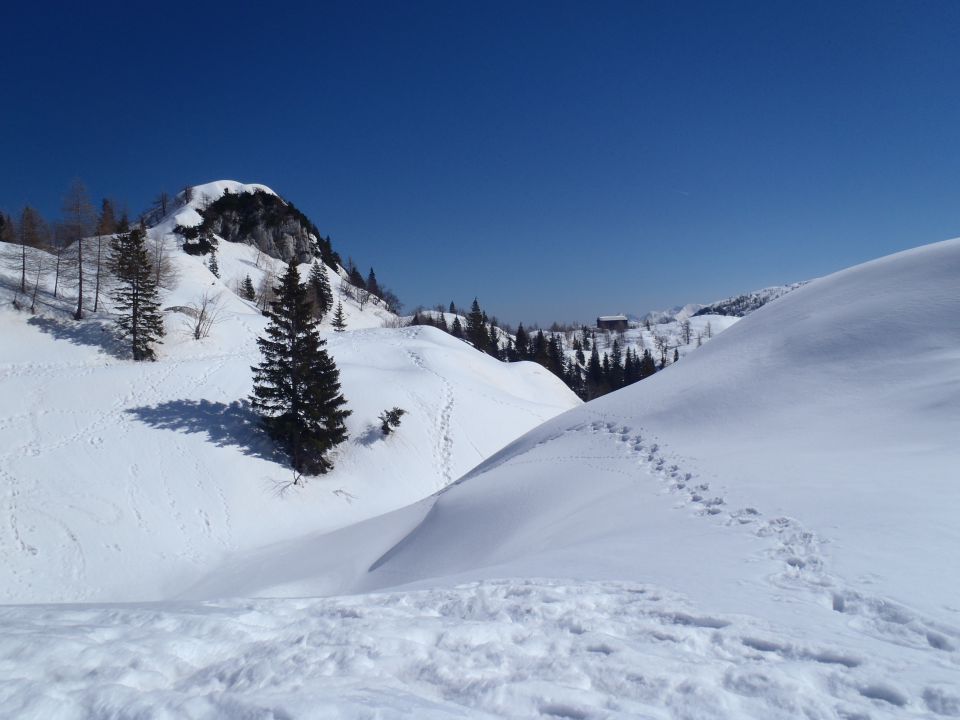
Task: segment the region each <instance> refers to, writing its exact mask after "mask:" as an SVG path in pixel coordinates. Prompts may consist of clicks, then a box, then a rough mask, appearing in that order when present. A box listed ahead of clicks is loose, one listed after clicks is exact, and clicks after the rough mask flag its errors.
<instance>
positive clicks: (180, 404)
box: [0, 242, 580, 714]
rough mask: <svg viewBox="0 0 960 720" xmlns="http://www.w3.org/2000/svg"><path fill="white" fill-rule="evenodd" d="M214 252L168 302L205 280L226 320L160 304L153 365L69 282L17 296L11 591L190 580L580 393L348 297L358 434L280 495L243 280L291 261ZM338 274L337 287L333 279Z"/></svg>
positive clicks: (516, 428)
mask: <svg viewBox="0 0 960 720" xmlns="http://www.w3.org/2000/svg"><path fill="white" fill-rule="evenodd" d="M0 249H2V248H0ZM7 250H9V248H7ZM218 255H219V264H220V269H221V275H222V280H218V279H217V278H215V277H214V276H213V275H212V274H211V273H210V272H209V271H208V270H207V268H206V267H205V265H204V261H203V259H202V258H199V257H192V256H188V255H185V254H183V253H180V252H177V251H173V252H172V254H171V256H170V257H171V258H172V260H173V261H174V263H175V266H176V271H177V274H178V275H179V280H178V283H177V285H176V287H175V289H173V290H171V291H167V292H164V294H163V303H162V306H163V307H165V308H169V307H177V306H187V305H189V304H190V303H192V302H195V301H196V300H197V299H198V298H199V296H200V295H201V294H202V293H203V292H204V291H207V292H209V293H211V294H212V295H213V296H215V297H217V298H219V303H220V313H221V322H219V323H218V324H216V325H215V326H214V328H213V332H212V334H211V336H210V337H209V338H206V339H204V340H202V341H196V340H194V339H193V338H192V337H190V335H189V332H188V329H187V328H186V327H185V326H184V322H185V319H186V316H185V315H183V314H181V313H176V312H167V313H165V315H166V325H167V331H168V334H167V337H166V338H165V340H164V342H163V344H162V345H159V346H158V357H159V360H158V362H156V363H144V364H137V363H133V362H131V361H129V360H127V359H125V358H124V357H122V356H118V351H119V346H118V345H117V343H116V341H115V339H114V337H113V334H112V325H111V322H110V318H109V316H108V314H107V313H106V312H101V313H100V314H99V315H96V316H95V315H93V314H92V313H91V317H90V318H89V319H88V320H85V321H83V322H80V323H77V322H75V321H74V320H72V319H71V318H70V317H69V308H70V307H71V306H73V305H74V304H75V299H73V298H66V299H62V300H60V301H57V300H53V299H52V298H49V297H48V296H45V295H44V297H45V299H46V300H45V301H46V305H45V307H44V311H43V313H42V314H40V315H37V316H35V317H31V316H30V315H29V314H27V313H17V312H15V311H13V310H11V309H8V308H9V306H10V303H9V302H8V301H7V300H4V302H3V309H2V310H0V337H3V338H4V340H3V344H2V346H0V398H2V407H3V409H4V411H3V413H2V418H0V482H2V484H3V494H2V506H0V507H2V514H3V517H4V522H3V531H2V532H3V537H4V540H3V543H2V545H0V559H2V562H0V602H8V603H9V602H20V603H23V602H68V601H69V602H77V601H113V602H115V601H130V600H159V599H164V598H170V597H173V596H177V595H179V594H181V593H183V592H185V591H186V589H187V588H189V587H191V586H192V585H194V584H195V583H196V582H197V581H199V580H200V579H201V578H203V577H205V576H206V575H208V574H209V573H211V572H212V571H213V570H214V569H216V568H218V567H220V566H221V565H222V564H223V563H224V562H225V561H227V559H228V558H230V557H231V556H232V555H233V554H234V553H238V552H242V551H250V550H252V549H254V548H258V547H260V546H263V545H269V544H271V543H278V542H283V541H290V540H292V539H294V538H297V537H301V536H304V535H311V534H314V533H317V532H320V531H325V530H331V529H333V528H337V527H341V526H343V525H347V524H350V523H355V522H357V521H359V520H362V519H365V518H368V517H371V516H373V515H378V514H382V513H384V512H387V511H389V510H393V509H395V508H397V507H401V506H404V505H407V504H409V503H411V502H414V501H416V500H419V499H420V498H422V497H424V496H427V495H429V494H430V493H432V492H434V491H435V490H437V489H439V488H441V487H443V486H445V485H446V484H448V483H449V482H450V481H452V480H454V479H456V478H457V477H459V476H460V475H462V474H463V473H464V472H466V471H467V470H469V469H470V468H471V467H473V466H474V465H476V464H477V463H478V462H480V461H481V460H483V459H485V458H486V457H488V456H489V455H491V454H492V453H494V452H495V451H497V450H499V449H500V448H501V447H503V445H505V444H506V443H507V442H509V441H510V440H513V439H514V438H516V437H518V436H519V435H521V434H523V433H524V432H526V431H527V430H529V429H530V428H532V427H534V426H536V425H537V424H539V423H540V422H542V421H543V420H544V419H547V418H548V417H551V416H553V415H556V414H557V413H559V412H561V411H563V410H566V409H568V408H570V407H573V406H575V405H578V404H579V402H580V401H579V400H578V399H577V398H576V397H575V396H574V395H573V394H572V393H571V392H570V391H569V390H568V389H567V388H566V387H564V386H563V384H562V383H561V382H560V381H559V380H557V379H556V378H554V377H553V376H552V375H550V373H548V372H547V371H546V370H544V369H543V368H540V367H539V366H536V365H533V364H531V363H521V364H515V365H505V364H502V363H499V362H497V361H495V360H493V359H492V358H489V357H486V356H484V355H482V354H480V353H477V352H476V351H474V350H472V349H471V348H469V347H468V346H467V345H465V344H464V343H462V342H460V341H458V340H455V339H454V338H452V337H450V336H448V335H446V334H444V333H442V332H440V331H437V330H434V329H433V328H410V329H405V328H388V327H383V325H384V324H385V323H386V324H389V321H390V320H391V319H395V316H393V315H391V314H390V313H389V312H388V311H386V310H385V309H383V308H380V307H375V306H373V305H371V304H368V305H367V306H366V307H365V309H364V310H363V311H361V310H360V309H359V307H358V306H357V305H356V303H354V302H353V301H352V300H350V299H349V298H346V297H345V298H344V313H345V315H346V318H347V324H348V331H347V332H344V333H334V332H332V331H331V330H330V328H329V318H328V319H327V320H326V321H325V322H324V325H323V330H324V335H325V336H326V337H327V339H328V342H329V349H330V351H331V353H332V354H333V356H334V357H335V359H336V361H337V363H338V366H339V368H340V370H341V381H342V385H343V392H344V395H345V397H346V398H347V400H348V403H349V408H350V409H352V411H353V414H352V415H351V416H350V417H349V419H348V422H347V426H348V430H349V433H350V440H349V441H348V443H347V444H346V445H345V446H341V448H340V449H339V450H338V452H337V457H336V468H335V470H334V471H333V472H332V473H330V474H328V475H325V476H322V477H318V478H315V479H310V480H309V481H308V483H307V485H306V487H304V488H302V489H301V488H290V489H287V490H286V491H285V492H283V493H282V494H281V491H282V490H283V489H284V486H285V485H287V484H289V482H290V481H291V480H292V474H291V472H290V470H289V469H288V468H287V467H286V464H285V463H284V462H283V459H282V458H279V457H277V456H276V455H275V453H274V452H273V450H272V446H271V445H270V443H268V442H265V440H264V438H263V437H262V435H261V434H260V433H258V432H257V431H256V426H255V421H254V419H253V417H252V416H251V413H250V411H249V408H248V406H247V405H246V403H245V399H246V398H247V397H248V396H249V394H250V389H251V371H250V367H251V365H254V364H256V363H257V362H258V361H259V351H258V349H257V346H256V343H255V339H256V337H257V336H258V335H260V334H262V332H263V329H264V327H265V325H266V318H264V317H263V316H262V315H261V313H260V312H259V310H258V309H257V308H255V307H254V306H253V304H252V303H248V302H246V301H244V300H241V299H240V298H239V297H237V296H236V295H235V294H234V293H233V292H231V288H233V287H235V285H236V281H237V280H238V279H242V277H243V276H244V275H245V274H247V273H250V274H251V276H253V277H254V278H255V279H256V281H259V278H260V277H261V276H262V275H264V274H266V273H267V272H269V271H274V272H276V273H279V272H280V270H281V264H280V263H278V262H277V261H275V260H273V259H272V258H267V257H266V256H262V257H261V258H260V265H259V266H258V265H257V263H256V262H255V261H256V251H255V250H254V249H253V248H251V247H249V246H246V245H240V244H233V243H225V242H224V243H221V247H220V252H219V253H218ZM300 269H301V276H302V277H304V276H305V275H306V272H307V270H308V269H309V267H308V266H306V265H304V266H302V267H301V268H300ZM328 275H329V277H330V279H331V283H332V284H333V288H334V294H335V296H336V295H337V294H338V288H339V286H340V282H341V281H340V278H339V276H338V275H337V274H336V273H334V272H333V271H332V270H329V269H328ZM9 281H10V279H9V278H8V279H7V282H8V283H9ZM7 287H9V284H8V285H7ZM7 287H0V293H2V294H3V295H4V296H5V297H7V296H8V289H7ZM393 406H399V407H402V408H403V409H405V410H407V414H406V415H404V417H403V421H402V424H401V426H400V428H399V429H398V430H397V432H396V433H395V434H393V435H392V436H390V437H389V438H386V439H384V438H382V436H381V435H380V433H379V430H378V429H377V426H378V425H379V422H378V420H377V416H378V415H379V414H380V413H381V412H382V411H383V410H385V409H388V408H390V407H393ZM492 418H496V422H491V419H492ZM0 714H2V713H0Z"/></svg>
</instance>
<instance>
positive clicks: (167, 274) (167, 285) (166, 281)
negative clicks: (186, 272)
mask: <svg viewBox="0 0 960 720" xmlns="http://www.w3.org/2000/svg"><path fill="white" fill-rule="evenodd" d="M148 251H149V253H150V262H151V263H152V265H153V273H154V282H155V283H156V285H157V287H160V288H163V289H164V290H172V289H173V288H174V287H175V286H176V284H177V281H178V280H179V277H178V275H177V268H176V266H175V265H174V264H173V261H172V259H171V258H170V243H169V238H167V236H166V235H164V234H163V233H162V232H160V231H159V230H151V231H150V241H149V244H148Z"/></svg>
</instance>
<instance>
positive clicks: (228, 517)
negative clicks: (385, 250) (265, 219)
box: [0, 240, 960, 719]
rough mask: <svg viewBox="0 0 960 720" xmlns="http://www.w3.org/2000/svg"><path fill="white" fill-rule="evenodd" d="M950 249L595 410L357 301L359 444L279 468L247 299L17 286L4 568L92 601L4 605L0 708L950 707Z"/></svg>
mask: <svg viewBox="0 0 960 720" xmlns="http://www.w3.org/2000/svg"><path fill="white" fill-rule="evenodd" d="M234 250H236V254H235V255H234V254H232V253H233V251H234ZM249 252H251V251H250V250H249V248H239V247H234V248H231V249H230V250H229V251H227V250H225V251H224V252H223V253H222V257H221V269H222V270H223V271H224V277H225V279H227V282H228V283H229V282H231V280H230V278H232V277H234V276H235V275H237V274H239V273H240V272H245V271H246V268H248V267H252V266H253V265H254V262H253V258H252V257H251V256H250V255H249V254H246V255H244V254H243V253H249ZM178 262H179V264H180V265H181V272H182V278H181V284H180V288H182V291H181V292H183V293H184V294H183V295H181V296H179V297H178V298H177V300H178V302H185V301H186V299H188V296H189V295H190V294H192V293H196V291H197V289H198V288H199V287H200V286H201V285H202V284H203V283H210V284H211V285H210V286H211V287H213V288H215V289H218V288H220V287H221V285H220V284H218V283H219V281H216V280H215V279H212V277H211V276H209V273H207V274H206V275H204V274H203V273H206V270H205V269H204V268H203V266H202V264H201V261H200V260H199V259H197V258H181V259H180V260H179V261H178ZM958 277H960V240H953V241H947V242H944V243H938V244H935V245H930V246H925V247H921V248H917V249H915V250H912V251H909V252H906V253H900V254H897V255H893V256H890V257H887V258H882V259H880V260H877V261H874V262H871V263H866V264H864V265H860V266H857V267H854V268H850V269H849V270H845V271H842V272H840V273H836V274H834V275H831V276H829V277H826V278H822V279H819V280H816V281H813V282H810V283H809V284H806V285H804V286H803V287H801V288H799V289H796V290H794V291H792V292H790V293H789V294H787V295H785V296H783V297H780V298H778V299H777V300H775V301H774V302H771V303H770V304H768V305H766V306H764V307H762V308H761V309H759V310H757V311H756V312H754V313H751V314H750V315H749V316H747V317H746V318H743V319H741V320H739V321H736V322H735V323H734V322H733V321H732V320H731V324H732V326H731V327H729V329H727V330H726V331H724V332H723V333H722V334H720V335H718V336H717V337H715V338H714V339H713V340H711V341H710V342H709V343H705V344H704V346H703V347H702V348H699V349H698V350H697V351H696V352H691V353H689V355H687V356H686V357H684V358H683V360H682V361H681V362H679V363H676V364H675V365H671V366H670V367H668V368H667V369H666V370H665V371H663V372H660V373H657V374H656V375H655V376H653V377H652V378H649V379H647V380H644V381H643V382H640V383H638V384H635V385H632V386H630V387H628V388H625V389H623V390H621V391H618V392H616V393H612V394H610V395H607V396H605V397H602V398H600V399H598V400H596V401H593V402H591V403H588V404H586V405H577V403H576V401H574V400H572V399H571V398H570V397H569V395H568V394H565V393H566V391H565V389H563V388H562V387H561V388H558V385H559V381H557V380H556V379H555V378H552V377H551V376H549V375H548V374H547V373H546V371H544V370H542V369H540V368H537V367H536V366H531V365H529V364H526V363H520V364H516V365H504V364H501V363H497V362H496V361H494V360H492V359H491V358H488V357H486V356H484V355H482V354H481V353H477V352H475V351H473V350H471V349H470V348H468V347H466V346H465V345H464V344H463V343H460V342H459V341H456V340H455V339H453V338H451V337H449V336H447V335H445V334H443V333H441V332H439V331H436V330H434V329H432V328H422V327H421V328H408V329H383V328H374V327H369V328H365V327H364V323H366V322H369V323H370V324H371V325H372V324H373V320H370V319H369V318H370V317H371V316H369V315H367V314H368V313H369V312H371V311H370V310H364V311H363V312H360V311H359V309H358V308H356V307H355V306H353V305H351V306H350V308H349V312H350V318H351V320H350V322H352V323H353V324H354V325H355V326H356V327H358V328H359V329H358V330H356V331H353V332H348V333H344V334H343V335H342V336H333V335H332V334H331V349H332V351H333V352H334V353H335V355H336V357H337V361H338V363H339V364H340V366H341V368H342V370H343V377H344V387H345V394H346V395H347V397H348V399H349V400H350V401H351V403H352V404H353V403H356V405H355V415H354V416H352V418H351V423H352V425H351V436H352V438H353V440H352V441H351V444H350V446H349V447H348V448H346V449H345V450H344V452H343V455H342V457H341V458H340V460H339V463H338V468H337V471H336V472H335V473H334V474H333V475H331V476H329V477H327V478H324V479H321V480H318V481H312V482H311V483H310V484H309V485H308V486H307V487H306V488H305V489H303V490H298V491H295V492H293V493H286V494H285V495H283V496H279V497H278V496H276V495H274V494H271V493H270V492H268V491H265V490H264V481H265V480H267V479H272V480H273V481H281V480H282V479H283V472H282V470H281V469H280V467H279V466H278V465H277V463H275V462H273V461H271V460H270V459H269V457H264V456H263V455H264V453H263V451H262V450H261V449H259V446H256V445H255V444H254V443H252V442H251V441H250V440H249V438H247V439H243V440H240V441H238V440H237V433H236V431H235V430H234V429H231V428H232V424H235V423H237V422H238V421H237V420H236V416H235V413H236V412H237V411H236V410H234V409H231V407H230V406H229V405H228V403H229V402H231V401H232V400H235V399H237V398H240V397H243V396H244V394H245V393H246V392H247V391H248V390H249V374H248V373H249V371H248V369H247V366H249V365H250V364H251V362H252V358H253V357H254V356H255V354H252V352H253V351H251V349H250V343H251V339H252V337H253V336H255V334H256V332H257V331H258V329H259V328H262V322H263V320H262V318H261V316H259V315H258V314H257V313H256V311H255V310H254V309H253V308H251V307H250V306H249V304H247V303H245V302H243V301H241V300H239V299H238V298H236V296H234V295H232V294H230V295H229V296H228V297H227V300H228V303H227V305H226V309H227V311H228V312H229V318H228V319H227V320H225V321H224V322H223V323H222V324H221V326H218V328H217V329H215V331H214V336H213V337H212V338H210V339H209V341H206V342H203V343H196V342H193V341H190V342H187V341H186V340H178V341H176V342H172V341H171V342H170V343H169V344H168V345H165V346H164V347H163V348H162V353H161V359H160V361H159V362H158V363H156V364H154V365H150V366H134V365H133V364H132V363H129V362H125V361H121V360H118V359H116V358H114V357H112V356H111V355H109V353H107V352H105V351H104V350H103V349H102V348H100V347H92V346H91V344H90V343H91V342H92V341H91V340H90V338H89V337H88V335H89V334H95V333H94V331H93V330H92V329H91V330H86V329H84V330H82V331H80V332H78V331H75V330H72V328H74V326H73V325H71V324H69V323H67V322H66V321H61V320H58V319H57V318H56V317H55V316H51V317H49V318H44V319H41V321H40V322H39V323H36V322H34V323H32V324H31V323H24V321H23V317H24V316H23V315H16V314H14V313H12V312H10V311H3V312H0V326H2V327H0V333H2V337H4V338H7V337H10V338H13V339H15V340H16V348H15V349H14V348H12V347H11V348H10V349H8V346H9V344H6V343H5V345H4V348H3V350H2V352H3V355H2V359H0V392H2V393H3V398H4V407H5V408H7V407H12V408H14V410H12V411H11V412H9V413H6V412H5V413H4V417H3V419H2V421H0V476H2V477H3V482H4V485H5V486H6V491H7V492H6V495H5V497H4V500H3V502H4V505H5V507H6V513H5V515H6V517H7V520H8V522H9V527H6V528H4V532H5V534H6V535H5V539H6V542H5V543H4V545H3V546H2V548H0V551H2V552H3V553H4V557H3V564H2V568H3V569H2V570H0V572H3V573H4V583H3V584H2V585H0V588H2V589H3V591H4V592H6V598H7V602H18V603H37V602H50V601H54V600H64V599H73V600H81V599H83V600H99V601H102V602H99V603H98V604H93V605H90V604H88V605H59V606H51V605H37V604H33V605H19V606H9V607H5V608H0V627H2V631H0V715H5V716H11V717H44V718H47V717H62V718H74V717H95V718H116V717H188V718H227V717H231V718H232V717H349V718H373V717H376V718H384V717H386V718H394V717H410V718H414V717H415V718H430V717H504V716H509V717H565V718H611V717H612V718H620V717H622V718H627V717H630V718H633V717H644V718H742V717H756V718H794V717H807V718H845V719H850V718H904V717H924V718H933V717H956V716H960V685H958V681H957V677H958V673H957V670H958V667H960V607H958V605H957V601H956V598H957V597H958V596H960V576H958V575H957V573H956V571H955V570H951V569H950V568H952V567H953V566H954V565H955V564H956V563H955V559H956V558H957V557H958V556H960V526H958V525H957V523H956V518H955V515H956V507H957V506H958V501H960V485H958V483H957V479H958V475H957V473H958V468H960V443H957V440H956V439H957V437H960V329H958V327H960V326H958V325H957V323H956V318H957V317H958V316H960V295H958V293H957V285H956V280H957V278H958ZM188 291H189V292H188ZM696 320H698V318H692V319H691V322H694V321H696ZM95 322H96V321H95V320H94V321H91V325H92V324H93V323H95ZM258 323H260V324H258ZM715 329H716V328H715ZM25 347H27V349H24V348H25ZM200 400H205V401H206V402H207V403H212V404H218V405H216V406H215V408H214V412H208V410H210V408H209V407H208V406H201V407H200V408H199V409H198V410H197V412H196V413H194V414H193V415H187V414H186V413H184V412H183V410H182V406H183V404H184V401H188V402H187V407H193V405H191V403H192V404H194V405H195V404H196V403H198V402H199V401H200ZM171 402H173V403H174V404H175V407H174V408H173V410H170V409H169V408H168V407H167V405H168V404H169V403H171ZM391 404H400V405H401V406H403V407H405V408H406V409H408V410H409V411H411V414H412V415H413V416H412V417H405V418H404V424H403V425H402V426H401V427H400V429H399V431H398V433H397V435H396V436H393V437H391V438H389V439H387V440H382V439H376V440H374V438H373V437H371V436H365V435H364V428H365V427H366V425H365V423H367V424H369V423H370V422H372V421H373V419H374V418H375V415H376V413H377V412H379V410H381V409H383V408H384V407H387V406H388V405H391ZM158 407H159V408H160V410H161V412H160V413H159V415H157V414H156V413H157V410H156V409H157V408H158ZM563 407H569V408H572V409H570V410H569V411H568V412H565V413H563V414H560V415H556V413H557V412H558V411H559V410H561V409H563ZM195 409H196V408H195ZM131 411H132V412H131ZM185 415H186V419H184V416H185ZM211 416H212V418H213V419H211ZM551 416H553V417H552V419H546V418H548V417H551ZM542 419H546V421H545V422H543V423H542V424H540V421H541V420H542ZM214 420H215V421H214ZM530 428H532V429H530ZM527 429H530V431H529V432H527V433H526V434H525V435H523V436H522V437H519V438H518V439H516V440H515V441H513V442H512V443H511V444H509V445H508V446H507V447H505V448H503V449H502V450H500V451H499V452H497V451H496V449H497V447H498V442H496V441H494V440H493V439H491V438H490V436H491V435H494V434H499V437H502V440H500V441H499V442H500V444H502V443H503V442H506V441H507V439H508V438H510V437H516V436H517V435H518V434H519V433H521V432H523V431H525V430H527ZM364 437H367V439H368V440H369V442H364V440H363V438H364ZM98 439H99V440H100V442H98ZM474 445H475V446H476V447H475V448H474V447H473V446H474ZM144 454H146V458H147V459H146V460H144V461H143V462H139V461H137V460H136V457H138V456H142V455H144ZM480 458H485V460H483V462H482V463H481V464H480V465H479V466H477V467H475V468H474V469H472V470H470V467H471V466H472V465H474V464H475V463H476V462H477V461H478V460H479V459H480ZM133 465H136V470H134V467H133ZM64 468H70V472H69V473H65V472H64ZM337 473H340V474H339V475H338V474H337ZM463 473H466V474H465V475H463ZM455 478H459V479H456V480H455ZM131 480H134V481H135V482H131ZM451 480H454V482H452V483H451V482H450V481H451ZM338 491H340V493H339V494H338ZM218 492H219V493H222V494H223V495H222V497H223V498H225V499H223V500H219V499H218V496H217V493H218ZM125 493H126V494H125ZM131 493H132V494H131ZM431 493H433V494H431ZM348 495H349V496H348ZM218 503H219V504H218ZM200 510H203V511H204V512H206V514H207V517H206V518H203V517H202V516H201V515H200V513H199V511H200ZM227 511H229V513H228V512H227ZM380 513H382V514H380ZM138 517H139V519H142V520H143V522H144V523H145V524H144V525H143V526H138V525H137V523H138ZM274 518H279V521H278V522H265V519H274ZM208 522H209V525H208V524H207V523H208ZM205 527H207V528H209V533H207V531H206V530H204V528H205ZM111 542H114V543H116V544H117V545H118V546H119V547H120V550H115V549H113V548H111V547H110V543H111ZM324 596H328V597H324ZM330 596H332V597H330ZM241 598H243V599H241ZM131 599H162V600H163V602H157V603H148V604H118V601H123V600H131ZM107 602H109V604H107Z"/></svg>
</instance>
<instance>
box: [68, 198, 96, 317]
mask: <svg viewBox="0 0 960 720" xmlns="http://www.w3.org/2000/svg"><path fill="white" fill-rule="evenodd" d="M93 224H94V213H93V205H91V204H90V200H89V198H88V197H87V189H86V187H84V185H83V183H82V182H80V180H74V181H73V182H71V183H70V187H69V188H68V189H67V194H66V196H65V197H64V199H63V226H62V227H63V243H64V245H65V246H67V245H71V244H72V245H73V249H74V250H75V252H76V255H75V257H74V263H75V265H74V267H75V268H76V280H77V310H76V312H74V314H73V318H74V319H75V320H80V319H82V318H83V264H84V257H83V246H84V240H85V238H86V237H87V236H88V235H89V234H90V230H91V229H92V227H93Z"/></svg>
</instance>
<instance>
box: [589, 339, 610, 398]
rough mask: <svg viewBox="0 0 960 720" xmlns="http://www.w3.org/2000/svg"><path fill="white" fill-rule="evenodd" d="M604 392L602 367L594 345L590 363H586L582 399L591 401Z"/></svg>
mask: <svg viewBox="0 0 960 720" xmlns="http://www.w3.org/2000/svg"><path fill="white" fill-rule="evenodd" d="M604 392H605V390H604V380H603V366H602V365H601V363H600V353H599V352H598V351H597V345H596V343H594V345H593V349H592V350H591V351H590V362H589V363H587V377H586V379H585V381H584V399H585V400H592V399H593V398H595V397H600V396H601V395H603V394H604Z"/></svg>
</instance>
